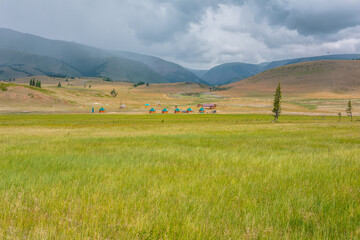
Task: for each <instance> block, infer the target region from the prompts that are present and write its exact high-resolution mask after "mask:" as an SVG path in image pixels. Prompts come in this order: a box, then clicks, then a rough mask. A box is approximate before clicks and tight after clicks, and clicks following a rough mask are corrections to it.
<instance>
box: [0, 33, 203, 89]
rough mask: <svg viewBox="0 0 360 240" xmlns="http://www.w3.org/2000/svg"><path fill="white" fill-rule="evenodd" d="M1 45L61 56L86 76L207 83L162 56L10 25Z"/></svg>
mask: <svg viewBox="0 0 360 240" xmlns="http://www.w3.org/2000/svg"><path fill="white" fill-rule="evenodd" d="M0 48H2V49H8V50H12V51H17V52H23V53H26V54H32V55H39V56H47V57H50V58H55V59H58V60H60V61H63V62H65V63H67V64H68V65H71V66H72V67H73V68H74V69H77V71H79V72H80V73H81V74H82V75H83V76H90V77H91V76H95V75H94V74H101V75H103V76H109V77H111V78H113V79H118V80H119V79H126V80H130V79H131V80H130V81H144V82H150V83H156V82H195V83H204V82H203V81H202V79H201V78H199V77H197V76H196V75H195V74H193V73H191V72H190V71H188V70H186V69H184V68H183V67H182V66H180V65H178V64H175V63H172V62H169V61H165V60H163V59H161V58H156V57H152V56H146V55H141V54H136V53H131V52H116V51H108V50H102V49H98V48H94V47H89V46H85V45H81V44H77V43H72V42H65V41H57V40H49V39H45V38H42V37H38V36H35V35H31V34H25V33H20V32H16V31H13V30H10V29H4V28H0ZM11 74H12V72H9V75H11Z"/></svg>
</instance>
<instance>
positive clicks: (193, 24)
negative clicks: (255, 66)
mask: <svg viewBox="0 0 360 240" xmlns="http://www.w3.org/2000/svg"><path fill="white" fill-rule="evenodd" d="M359 10H360V0H237V1H236V0H218V1H215V0H168V1H166V0H0V27H6V28H11V29H14V30H18V31H21V32H26V33H32V34H36V35H40V36H43V37H46V38H50V39H59V40H66V41H75V42H78V43H83V44H87V45H92V46H96V47H100V48H106V49H114V50H127V51H134V52H139V53H143V54H150V55H154V56H158V57H162V58H165V59H167V60H171V61H175V62H177V63H179V64H182V65H183V66H186V67H191V68H197V69H207V68H210V67H213V66H215V65H218V64H221V63H225V62H248V63H260V62H264V61H272V60H279V59H286V58H294V57H304V56H315V55H326V54H328V53H330V54H337V53H360V13H359V12H360V11H359Z"/></svg>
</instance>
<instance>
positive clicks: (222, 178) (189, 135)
mask: <svg viewBox="0 0 360 240" xmlns="http://www.w3.org/2000/svg"><path fill="white" fill-rule="evenodd" d="M271 120H272V117H271V116H269V115H226V114H223V115H210V114H209V115H185V114H184V115H179V116H175V115H166V116H164V115H28V116H21V115H20V116H16V115H13V116H0V175H1V181H0V206H1V207H0V239H53V238H57V239H252V238H265V239H284V238H285V239H309V238H313V239H351V238H353V239H356V238H360V205H359V199H360V187H359V186H360V174H359V173H360V157H359V156H360V148H359V144H360V125H359V121H353V122H350V121H349V120H348V119H345V118H343V119H341V121H338V118H337V117H312V116H282V117H281V118H280V123H278V124H272V123H271ZM355 120H358V119H355Z"/></svg>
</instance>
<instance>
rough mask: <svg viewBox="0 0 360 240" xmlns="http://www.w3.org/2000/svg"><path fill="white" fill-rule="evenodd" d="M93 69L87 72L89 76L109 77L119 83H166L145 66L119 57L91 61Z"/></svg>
mask: <svg viewBox="0 0 360 240" xmlns="http://www.w3.org/2000/svg"><path fill="white" fill-rule="evenodd" d="M91 65H92V66H93V67H92V68H91V69H89V70H88V71H87V73H88V75H90V76H102V77H111V78H113V79H116V80H119V81H128V80H131V79H132V80H136V81H142V82H149V83H167V82H168V81H167V79H165V78H164V77H163V76H161V75H160V74H158V73H157V72H154V71H153V70H152V69H151V68H149V67H148V66H147V65H145V64H143V63H141V62H137V61H132V60H129V59H125V58H120V57H109V58H101V59H97V61H95V60H92V64H91Z"/></svg>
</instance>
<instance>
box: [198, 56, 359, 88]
mask: <svg viewBox="0 0 360 240" xmlns="http://www.w3.org/2000/svg"><path fill="white" fill-rule="evenodd" d="M356 58H360V54H342V55H325V56H317V57H307V58H296V59H287V60H281V61H274V62H267V63H260V64H257V65H254V64H247V63H240V62H239V63H226V64H222V65H219V66H216V67H213V68H212V69H210V70H209V71H208V72H206V73H205V74H204V75H203V76H202V78H203V79H204V80H205V81H206V82H207V83H208V84H210V85H224V84H229V83H232V82H237V81H241V80H243V79H246V78H248V77H251V76H252V75H255V74H258V73H260V72H263V71H266V70H269V69H272V68H276V67H281V66H285V65H289V64H294V63H301V62H310V61H321V60H352V59H356Z"/></svg>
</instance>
